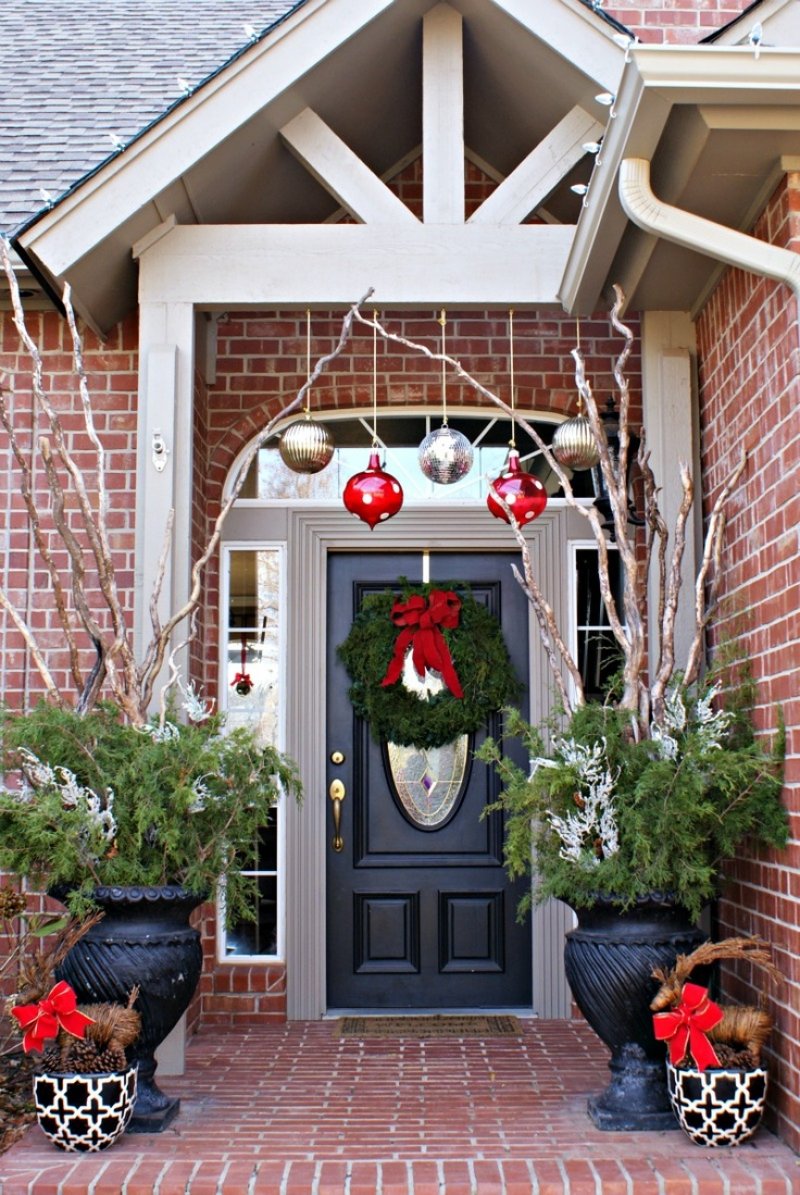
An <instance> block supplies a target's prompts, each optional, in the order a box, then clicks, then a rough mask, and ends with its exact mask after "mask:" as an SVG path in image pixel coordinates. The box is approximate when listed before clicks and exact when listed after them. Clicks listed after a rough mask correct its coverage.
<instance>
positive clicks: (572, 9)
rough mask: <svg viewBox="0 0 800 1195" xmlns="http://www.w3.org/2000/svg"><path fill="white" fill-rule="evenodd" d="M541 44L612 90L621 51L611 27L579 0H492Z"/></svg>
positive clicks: (604, 88) (600, 86)
mask: <svg viewBox="0 0 800 1195" xmlns="http://www.w3.org/2000/svg"><path fill="white" fill-rule="evenodd" d="M492 3H493V4H494V5H495V6H496V7H497V8H499V9H501V10H502V11H503V12H506V13H508V15H509V16H511V17H513V18H514V20H515V21H517V22H518V23H519V24H520V25H521V26H522V27H523V28H524V29H526V30H527V31H528V32H529V33H532V34H533V36H534V37H536V38H538V40H539V41H540V42H543V43H544V45H547V46H550V48H551V49H552V50H554V51H555V52H556V53H557V54H559V55H560V56H561V57H562V58H564V59H565V60H566V61H567V62H569V63H572V64H573V65H574V66H576V67H577V68H578V70H580V71H582V72H583V74H584V75H586V77H587V78H588V79H593V80H594V82H595V83H597V84H598V91H611V92H616V90H617V85H618V83H619V79H620V75H621V74H622V67H623V65H624V62H625V54H624V51H623V50H622V49H621V47H620V46H618V45H617V44H616V42H615V41H614V40H613V37H614V31H613V29H612V28H611V26H609V25H606V24H605V23H604V22H603V20H602V18H601V17H599V16H598V15H597V14H596V13H594V12H592V11H591V10H589V9H587V8H586V7H585V5H583V4H582V3H581V2H580V0H536V2H535V3H532V0H492Z"/></svg>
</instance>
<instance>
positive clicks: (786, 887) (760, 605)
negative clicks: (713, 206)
mask: <svg viewBox="0 0 800 1195" xmlns="http://www.w3.org/2000/svg"><path fill="white" fill-rule="evenodd" d="M754 233H755V235H756V236H757V237H759V238H761V239H762V240H765V241H769V242H771V243H773V244H779V245H784V246H788V247H790V248H792V249H795V250H797V251H800V175H790V176H789V177H788V179H787V180H786V181H785V182H784V183H783V184H782V185H781V186H780V187H779V188H778V190H777V191H776V192H775V194H774V195H773V197H772V199H771V201H770V202H769V204H768V205H767V208H766V210H765V212H764V214H763V215H762V217H761V218H760V219H759V221H758V224H757V226H756V228H755V230H754ZM698 344H699V358H700V382H701V420H702V453H703V469H704V477H705V484H704V495H705V502H706V506H707V507H708V503H709V502H711V501H713V498H714V495H715V494H716V493H717V491H718V489H719V487H720V485H721V484H722V483H723V481H724V479H725V477H726V476H727V474H728V473H729V471H730V470H731V469H732V467H733V465H734V463H735V461H736V460H737V458H738V455H739V453H740V451H741V449H742V448H743V447H744V448H746V449H747V450H748V453H749V458H748V464H747V469H746V472H745V475H744V480H743V482H742V484H741V485H739V486H738V487H737V490H736V493H735V494H734V495H733V497H732V499H731V502H730V503H729V524H728V535H727V547H726V551H725V555H724V574H723V589H722V595H723V599H724V602H725V606H724V607H723V609H724V615H723V617H722V619H721V624H720V627H719V634H720V635H721V636H725V634H726V632H727V633H729V634H740V635H741V636H742V640H743V645H744V648H745V650H746V652H747V653H748V655H749V657H750V659H751V660H752V665H753V671H754V675H755V678H756V680H757V681H758V690H759V699H758V700H759V704H758V708H757V711H756V716H757V720H758V723H759V725H760V726H761V727H762V728H763V729H764V730H773V729H774V727H775V723H776V707H777V706H781V708H782V710H783V714H784V717H785V719H786V728H787V733H788V750H787V758H786V788H785V801H786V805H787V808H788V809H789V811H790V814H791V825H792V840H791V843H790V846H789V847H788V849H787V850H785V851H781V852H774V851H760V852H758V853H757V854H755V855H754V856H752V857H747V858H744V859H742V860H740V861H739V862H738V863H737V864H736V866H735V867H734V868H733V869H732V871H731V882H730V884H729V886H728V887H727V888H726V899H725V900H724V902H723V903H722V905H721V907H720V914H719V930H718V934H719V936H720V937H723V936H727V935H729V934H741V933H753V934H761V935H763V937H765V938H767V939H768V940H769V941H771V942H772V943H773V944H774V947H775V953H776V959H777V962H778V964H779V965H780V967H781V969H782V971H783V972H784V974H785V976H786V982H785V983H784V984H783V986H782V987H781V989H780V990H778V991H777V992H775V993H772V992H771V993H770V994H769V1007H770V1010H771V1011H772V1012H773V1013H774V1014H775V1017H776V1021H777V1025H778V1033H777V1035H776V1036H775V1038H774V1040H773V1043H772V1048H771V1051H770V1064H771V1067H772V1070H773V1075H774V1086H773V1091H774V1092H775V1102H776V1116H777V1121H778V1128H779V1131H780V1133H781V1135H782V1136H784V1137H785V1138H786V1140H788V1141H789V1142H790V1143H791V1144H793V1146H794V1147H795V1148H798V1147H800V1130H799V1129H798V1125H800V1095H799V1093H800V1013H799V1012H798V1009H800V842H798V837H799V836H800V691H799V690H798V681H797V678H798V675H800V624H798V610H799V609H800V539H799V537H798V526H800V494H798V487H797V470H798V466H800V424H798V420H797V408H798V402H800V382H799V381H798V366H799V365H800V338H799V336H798V310H797V303H796V300H795V299H794V298H793V297H792V295H791V294H790V292H789V290H788V288H787V287H785V286H781V285H778V284H777V283H773V282H769V281H767V280H765V279H759V278H756V277H753V276H752V275H748V274H744V273H742V272H741V271H739V270H730V271H728V272H727V273H726V274H725V276H724V278H723V279H722V281H721V282H720V284H719V286H718V287H717V288H716V290H715V292H714V294H713V296H712V298H711V299H710V301H709V303H708V304H707V306H706V308H705V310H704V311H703V313H702V316H701V318H700V320H699V321H698ZM748 980H755V984H754V986H752V987H751V986H750V983H749V982H748ZM727 983H728V986H729V990H730V991H731V993H732V994H733V995H734V996H735V998H736V999H737V1001H738V1000H741V1001H745V1002H752V1001H756V1002H757V1001H758V976H757V975H755V976H752V977H750V976H741V975H740V976H738V977H734V976H728V977H727Z"/></svg>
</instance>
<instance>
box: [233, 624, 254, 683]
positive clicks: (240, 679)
mask: <svg viewBox="0 0 800 1195" xmlns="http://www.w3.org/2000/svg"><path fill="white" fill-rule="evenodd" d="M231 687H232V688H234V689H235V690H236V692H237V694H238V695H239V697H249V695H250V690H251V689H252V688H253V680H252V677H251V676H250V673H249V672H248V671H247V640H246V639H245V638H244V637H242V663H241V672H237V673H236V676H235V677H234V678H233V680H232V681H231Z"/></svg>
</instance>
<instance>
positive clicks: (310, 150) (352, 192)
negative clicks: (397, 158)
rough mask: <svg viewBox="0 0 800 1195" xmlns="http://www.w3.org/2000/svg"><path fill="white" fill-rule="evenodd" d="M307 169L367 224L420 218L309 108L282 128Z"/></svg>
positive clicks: (288, 144)
mask: <svg viewBox="0 0 800 1195" xmlns="http://www.w3.org/2000/svg"><path fill="white" fill-rule="evenodd" d="M281 137H282V138H283V140H284V141H285V142H286V144H287V146H288V147H289V149H290V150H291V151H292V153H293V154H294V155H295V157H296V158H297V159H298V160H299V161H300V162H302V164H303V165H304V166H305V168H306V170H307V171H308V172H309V174H311V175H312V176H313V177H314V178H315V179H316V180H317V182H318V183H321V185H322V186H323V187H324V188H325V190H326V191H328V192H329V193H330V194H331V195H333V197H334V199H335V200H336V202H337V203H340V204H341V205H342V207H343V208H344V209H345V211H347V212H349V213H350V215H351V216H352V217H353V218H354V219H355V220H360V221H361V222H362V223H364V224H369V223H375V224H392V223H401V224H402V223H415V224H416V223H417V218H416V216H415V215H414V214H413V213H412V212H411V211H410V210H409V209H408V208H407V207H406V205H405V204H404V203H403V202H402V201H401V200H400V199H398V198H397V196H396V195H395V194H394V193H393V192H392V191H390V190H389V188H388V187H387V186H386V184H385V183H384V182H381V180H380V179H379V178H378V176H377V174H375V173H374V172H373V171H372V170H370V168H369V166H367V165H366V163H365V162H363V161H362V160H361V158H359V156H358V154H356V153H354V152H353V150H352V149H350V147H349V145H346V144H345V142H344V141H342V139H341V137H339V136H337V134H336V133H334V131H333V129H331V128H330V127H329V126H328V125H327V124H326V123H325V121H324V120H322V118H321V117H319V116H317V114H316V112H314V111H312V109H311V108H306V109H305V110H304V111H303V112H301V113H300V114H299V116H295V118H294V120H290V121H289V123H288V124H286V125H284V126H283V128H282V129H281Z"/></svg>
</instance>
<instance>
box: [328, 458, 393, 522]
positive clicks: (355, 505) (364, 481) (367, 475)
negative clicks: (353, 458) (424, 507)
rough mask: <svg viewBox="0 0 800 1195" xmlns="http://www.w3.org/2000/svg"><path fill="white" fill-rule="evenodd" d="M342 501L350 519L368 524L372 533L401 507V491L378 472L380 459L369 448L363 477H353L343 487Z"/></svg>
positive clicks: (387, 476) (354, 475) (390, 477)
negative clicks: (378, 524)
mask: <svg viewBox="0 0 800 1195" xmlns="http://www.w3.org/2000/svg"><path fill="white" fill-rule="evenodd" d="M342 499H343V501H344V504H345V506H346V507H347V509H348V510H349V511H350V514H351V515H355V517H356V518H357V519H361V520H362V521H363V522H364V523H369V527H370V530H371V531H372V530H374V528H375V525H376V524H377V523H385V522H386V520H387V519H390V518H391V517H392V515H396V514H397V512H398V510H399V509H400V507H401V506H402V505H403V487H402V486H401V485H400V482H399V481H398V480H397V478H396V477H392V475H391V473H385V472H384V470H383V469H382V468H381V460H380V455H379V453H378V451H377V450H376V449H374V448H373V450H372V452H371V453H370V457H369V465H368V466H367V468H366V469H365V470H364V472H363V473H354V474H353V476H352V477H351V478H350V480H349V481H348V483H347V485H346V486H345V487H344V493H343V494H342Z"/></svg>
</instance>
